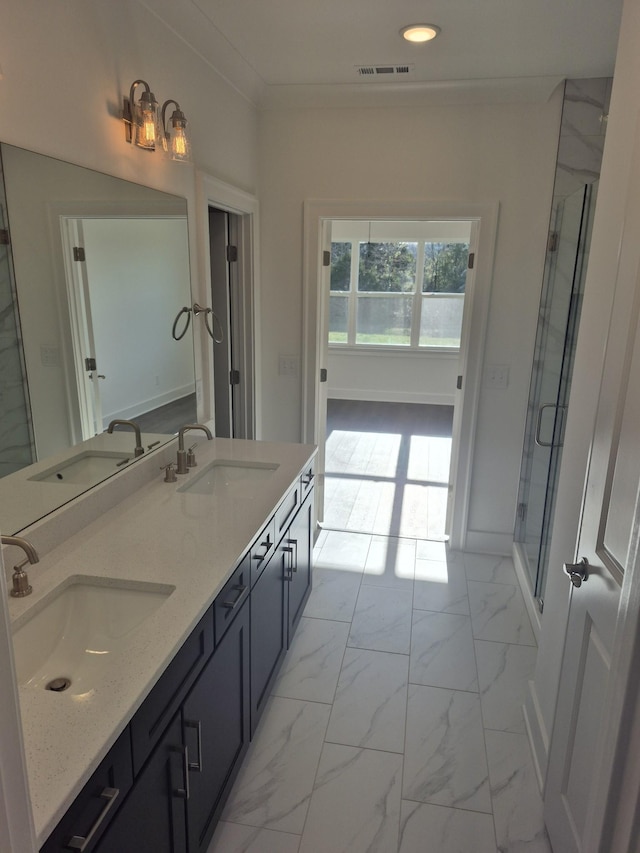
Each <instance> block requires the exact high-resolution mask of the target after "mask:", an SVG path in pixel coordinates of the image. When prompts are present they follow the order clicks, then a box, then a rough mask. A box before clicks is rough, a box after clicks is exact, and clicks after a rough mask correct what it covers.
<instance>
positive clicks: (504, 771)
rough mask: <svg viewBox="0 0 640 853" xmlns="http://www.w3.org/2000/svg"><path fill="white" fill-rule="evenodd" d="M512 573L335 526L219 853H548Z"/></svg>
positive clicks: (488, 562)
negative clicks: (527, 723)
mask: <svg viewBox="0 0 640 853" xmlns="http://www.w3.org/2000/svg"><path fill="white" fill-rule="evenodd" d="M535 656H536V647H535V640H534V635H533V633H532V631H531V627H530V625H529V622H528V618H527V614H526V611H525V606H524V602H523V600H522V596H521V593H520V590H519V587H518V584H517V580H516V576H515V573H514V569H513V564H512V562H511V560H509V559H504V558H501V557H491V556H487V555H479V554H468V553H462V552H454V551H450V550H449V549H448V546H446V545H445V543H441V542H433V541H426V540H415V539H405V540H403V539H396V538H393V537H384V536H376V535H364V534H357V533H350V532H338V531H326V530H325V531H323V532H322V533H321V534H320V537H319V539H318V543H317V545H316V549H315V570H314V588H313V592H312V594H311V597H310V599H309V602H308V604H307V607H306V609H305V613H304V616H303V618H302V620H301V623H300V626H299V628H298V632H297V634H296V637H295V639H294V642H293V644H292V647H291V649H290V650H289V652H288V654H287V657H286V658H285V661H284V665H283V668H282V671H281V674H280V676H279V678H278V681H277V682H276V684H275V687H274V690H273V694H272V697H271V699H270V704H269V706H268V707H267V709H266V711H265V714H264V717H263V719H262V721H261V723H260V725H259V727H258V731H257V732H256V736H255V738H254V741H253V743H252V745H251V747H250V750H249V752H248V754H247V756H246V759H245V762H244V765H243V767H242V769H241V771H240V774H239V776H238V778H237V780H236V784H235V786H234V788H233V790H232V792H231V796H230V798H229V800H228V802H227V805H226V807H225V810H224V812H223V816H222V820H221V821H220V823H219V825H218V827H217V829H216V832H215V835H214V837H213V839H212V842H211V845H210V847H209V850H208V853H341V851H344V853H365V851H366V853H498V851H499V852H500V853H522V851H524V853H551V847H550V845H549V842H548V839H547V836H546V831H545V829H544V824H543V820H542V802H541V798H540V794H539V791H538V788H537V783H536V780H535V774H534V770H533V765H532V762H531V756H530V752H529V744H528V740H527V736H526V734H525V727H524V720H523V716H522V703H523V699H524V692H525V686H526V683H527V680H528V679H529V678H530V677H531V675H532V672H533V666H534V663H535Z"/></svg>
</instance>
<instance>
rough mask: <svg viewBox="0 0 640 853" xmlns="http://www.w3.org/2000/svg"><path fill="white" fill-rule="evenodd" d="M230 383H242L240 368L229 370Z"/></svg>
mask: <svg viewBox="0 0 640 853" xmlns="http://www.w3.org/2000/svg"><path fill="white" fill-rule="evenodd" d="M229 383H230V384H231V385H239V384H240V371H239V370H230V371H229Z"/></svg>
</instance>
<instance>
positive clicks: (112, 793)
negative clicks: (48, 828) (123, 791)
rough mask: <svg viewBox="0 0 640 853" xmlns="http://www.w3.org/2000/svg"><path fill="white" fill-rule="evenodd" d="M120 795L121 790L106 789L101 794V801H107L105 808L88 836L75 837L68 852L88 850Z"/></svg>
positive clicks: (69, 845) (68, 847)
mask: <svg viewBox="0 0 640 853" xmlns="http://www.w3.org/2000/svg"><path fill="white" fill-rule="evenodd" d="M119 793H120V789H119V788H105V789H104V790H103V791H102V793H101V794H100V797H101V799H104V800H106V801H107V802H106V803H105V804H104V808H103V809H102V811H101V812H100V814H99V815H98V819H97V820H96V822H95V823H94V824H93V826H92V827H91V829H90V830H89V832H88V833H87V835H86V836H82V835H74V836H73V838H72V839H71V841H69V843H68V844H67V850H79V851H80V853H82V851H83V850H86V849H87V847H88V846H89V844H91V842H92V841H93V839H94V837H95V834H96V832H97V831H98V830H99V829H100V827H101V826H102V823H103V822H104V819H105V818H106V816H107V815H108V814H109V812H110V811H111V809H112V808H113V804H114V803H115V801H116V799H117V798H118V794H119Z"/></svg>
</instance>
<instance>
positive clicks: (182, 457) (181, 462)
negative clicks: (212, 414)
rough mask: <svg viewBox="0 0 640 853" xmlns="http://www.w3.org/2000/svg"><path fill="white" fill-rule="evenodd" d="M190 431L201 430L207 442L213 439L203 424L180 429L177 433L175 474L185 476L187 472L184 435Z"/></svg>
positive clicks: (189, 425)
mask: <svg viewBox="0 0 640 853" xmlns="http://www.w3.org/2000/svg"><path fill="white" fill-rule="evenodd" d="M190 429H201V430H202V432H204V433H205V435H206V436H207V440H208V441H211V440H212V439H213V436H212V435H211V430H210V429H209V427H206V426H205V425H204V424H186V425H185V426H183V427H180V429H179V431H178V460H177V463H176V473H177V474H186V473H187V472H188V470H189V468H188V466H187V451H186V450H185V449H184V434H185V432H188V431H189V430H190Z"/></svg>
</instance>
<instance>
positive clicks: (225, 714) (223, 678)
mask: <svg viewBox="0 0 640 853" xmlns="http://www.w3.org/2000/svg"><path fill="white" fill-rule="evenodd" d="M182 726H183V740H184V743H185V744H186V745H187V747H188V749H189V776H190V785H189V791H190V796H189V800H188V802H187V830H188V839H189V853H204V851H206V849H207V846H208V844H209V841H210V839H211V836H212V834H213V830H214V828H215V825H216V820H217V818H218V816H219V814H220V812H221V811H222V806H223V805H224V801H225V799H226V796H227V795H228V793H229V791H230V789H231V785H232V783H233V780H234V779H235V777H236V774H237V771H238V770H239V768H240V762H241V759H242V758H243V756H244V754H245V752H246V750H247V748H248V746H249V602H246V603H245V604H244V605H242V607H241V609H240V611H239V612H238V614H237V616H236V617H235V619H234V621H233V622H232V623H231V625H230V627H229V628H228V629H227V632H226V633H225V635H224V638H223V639H222V641H221V642H220V644H219V645H218V646H217V647H216V650H215V652H214V653H213V657H212V658H211V659H210V660H209V663H208V664H207V665H206V667H205V668H204V670H203V672H202V675H201V676H200V678H199V679H198V681H197V682H196V684H195V686H194V688H193V690H192V691H191V693H190V694H189V696H188V697H187V700H186V702H185V703H184V705H183V708H182Z"/></svg>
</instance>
